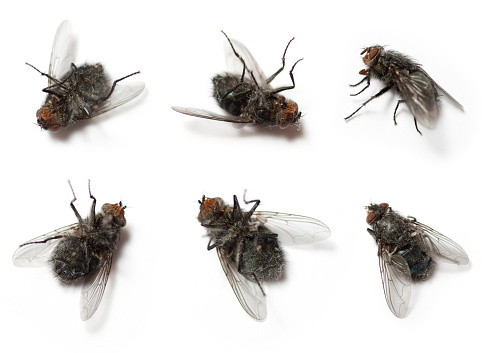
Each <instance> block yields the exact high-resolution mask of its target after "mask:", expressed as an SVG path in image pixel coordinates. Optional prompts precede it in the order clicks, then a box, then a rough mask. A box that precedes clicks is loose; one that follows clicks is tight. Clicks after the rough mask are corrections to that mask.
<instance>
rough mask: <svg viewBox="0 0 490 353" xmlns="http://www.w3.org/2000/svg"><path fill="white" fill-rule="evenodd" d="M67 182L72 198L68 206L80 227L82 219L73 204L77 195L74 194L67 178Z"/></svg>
mask: <svg viewBox="0 0 490 353" xmlns="http://www.w3.org/2000/svg"><path fill="white" fill-rule="evenodd" d="M68 184H69V185H70V189H71V192H72V193H73V200H72V201H71V202H70V207H71V209H72V210H73V212H74V213H75V216H76V217H77V219H78V224H79V225H80V228H82V224H83V219H82V217H80V213H78V211H77V209H76V208H75V205H74V204H73V203H74V202H75V201H76V200H77V197H76V196H75V191H73V187H72V186H71V183H70V181H69V180H68Z"/></svg>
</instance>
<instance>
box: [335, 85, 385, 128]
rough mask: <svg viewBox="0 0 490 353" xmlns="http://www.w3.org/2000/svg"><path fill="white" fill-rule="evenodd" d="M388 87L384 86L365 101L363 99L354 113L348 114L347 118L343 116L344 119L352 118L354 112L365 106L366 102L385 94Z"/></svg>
mask: <svg viewBox="0 0 490 353" xmlns="http://www.w3.org/2000/svg"><path fill="white" fill-rule="evenodd" d="M390 89H391V87H390V86H386V87H384V88H383V89H382V90H381V91H379V92H378V93H376V94H375V95H374V96H372V97H371V98H369V99H368V100H367V101H365V102H364V103H362V105H361V106H360V107H359V108H357V109H356V111H355V112H354V113H352V114H351V115H349V116H348V117H347V118H344V120H349V119H350V118H352V117H353V116H354V114H356V113H357V112H358V111H359V110H361V108H363V107H365V106H366V104H368V103H369V102H371V101H372V100H373V99H375V98H378V97H380V96H382V95H383V94H385V93H386V92H388V91H389V90H390Z"/></svg>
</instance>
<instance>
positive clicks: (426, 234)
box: [412, 221, 469, 265]
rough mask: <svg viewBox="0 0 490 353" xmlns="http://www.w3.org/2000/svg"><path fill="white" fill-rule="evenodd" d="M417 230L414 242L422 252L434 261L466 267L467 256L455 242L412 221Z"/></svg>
mask: <svg viewBox="0 0 490 353" xmlns="http://www.w3.org/2000/svg"><path fill="white" fill-rule="evenodd" d="M412 224H414V225H415V226H416V228H417V230H416V233H415V240H416V241H417V244H418V245H419V246H420V247H421V248H422V250H423V251H424V252H425V253H427V254H428V255H429V256H430V257H432V258H434V259H436V260H442V261H445V262H450V263H455V264H458V265H466V264H467V263H468V262H469V258H468V255H467V254H466V252H465V251H464V250H463V248H462V247H461V246H459V245H458V244H457V243H456V242H454V241H453V240H451V239H449V238H448V237H446V236H444V235H442V234H441V233H439V232H438V231H436V230H434V229H432V228H431V227H428V226H426V225H425V224H423V223H419V222H417V221H412Z"/></svg>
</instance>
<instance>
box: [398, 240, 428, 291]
mask: <svg viewBox="0 0 490 353" xmlns="http://www.w3.org/2000/svg"><path fill="white" fill-rule="evenodd" d="M397 254H399V255H401V256H402V257H403V258H404V259H405V260H406V261H407V263H408V267H409V268H410V275H411V276H412V279H413V280H414V281H415V282H419V281H423V280H426V279H427V278H429V277H430V275H431V274H432V272H433V269H434V266H435V263H434V261H432V258H431V257H430V256H429V255H427V254H426V253H425V252H423V251H422V249H421V248H420V247H419V246H418V245H416V244H412V245H410V246H409V247H408V248H407V249H405V250H400V251H398V252H397Z"/></svg>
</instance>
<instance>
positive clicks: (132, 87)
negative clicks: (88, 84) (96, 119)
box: [92, 82, 145, 116]
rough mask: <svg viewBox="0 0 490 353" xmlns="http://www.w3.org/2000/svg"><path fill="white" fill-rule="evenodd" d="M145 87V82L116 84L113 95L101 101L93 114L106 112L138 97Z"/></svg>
mask: <svg viewBox="0 0 490 353" xmlns="http://www.w3.org/2000/svg"><path fill="white" fill-rule="evenodd" d="M144 89H145V84H144V83H143V82H131V83H128V84H123V85H116V87H115V88H114V92H112V94H111V96H110V97H109V98H108V99H107V100H106V101H103V102H101V103H100V104H99V106H97V107H94V109H93V111H92V116H97V115H100V114H103V113H106V112H108V111H109V110H112V109H114V108H117V107H119V106H121V105H123V104H125V103H127V102H129V101H130V100H133V99H134V98H136V97H138V96H139V95H140V94H141V92H143V90H144Z"/></svg>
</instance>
